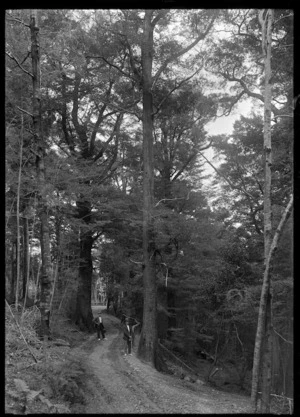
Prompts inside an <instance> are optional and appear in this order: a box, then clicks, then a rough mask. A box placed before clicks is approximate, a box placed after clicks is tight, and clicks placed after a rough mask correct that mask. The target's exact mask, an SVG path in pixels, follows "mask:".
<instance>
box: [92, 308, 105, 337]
mask: <svg viewBox="0 0 300 417" xmlns="http://www.w3.org/2000/svg"><path fill="white" fill-rule="evenodd" d="M94 324H95V327H96V330H97V335H98V340H100V334H101V336H102V339H103V340H106V337H105V331H106V330H105V328H104V325H103V320H102V317H101V313H99V315H98V316H97V317H96V318H95V319H94Z"/></svg>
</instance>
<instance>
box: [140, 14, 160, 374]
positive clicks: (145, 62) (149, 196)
mask: <svg viewBox="0 0 300 417" xmlns="http://www.w3.org/2000/svg"><path fill="white" fill-rule="evenodd" d="M152 14H153V10H146V11H145V17H144V31H143V41H142V67H143V294H144V306H143V327H142V332H141V336H140V342H139V347H138V356H139V357H140V358H141V359H143V360H145V361H147V362H148V363H150V364H151V365H152V366H153V367H156V365H157V363H156V356H157V355H156V353H157V325H156V316H157V309H156V308H157V292H156V275H155V243H154V236H153V194H154V172H153V119H152V111H153V105H152V91H151V85H152V61H153V27H152V25H151V17H152Z"/></svg>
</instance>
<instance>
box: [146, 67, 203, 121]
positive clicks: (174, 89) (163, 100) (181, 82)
mask: <svg viewBox="0 0 300 417" xmlns="http://www.w3.org/2000/svg"><path fill="white" fill-rule="evenodd" d="M199 71H200V69H197V71H195V72H194V73H193V74H192V75H190V76H189V77H187V78H185V79H184V80H182V81H180V83H179V84H177V85H176V80H175V87H174V88H172V90H171V91H169V93H168V94H167V95H166V96H165V97H164V98H163V99H162V101H161V102H160V103H159V105H158V106H157V107H156V111H155V113H152V115H153V116H155V115H156V114H157V113H158V112H159V110H160V108H161V106H162V105H163V103H164V102H165V101H166V100H167V98H168V97H170V95H171V94H172V93H173V92H174V91H176V90H178V88H180V87H181V86H182V85H183V84H184V83H185V82H187V81H189V80H190V79H191V78H193V77H194V75H196V74H197V73H198V72H199Z"/></svg>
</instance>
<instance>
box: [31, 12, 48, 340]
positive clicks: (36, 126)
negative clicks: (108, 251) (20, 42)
mask: <svg viewBox="0 0 300 417" xmlns="http://www.w3.org/2000/svg"><path fill="white" fill-rule="evenodd" d="M30 33H31V59H32V74H33V76H32V87H33V100H32V108H33V132H34V139H35V145H36V155H37V156H36V172H37V181H38V190H39V197H38V213H39V218H40V222H41V231H40V243H41V257H42V267H41V299H40V311H41V335H42V336H43V337H44V338H46V337H47V336H48V335H49V334H50V326H49V314H50V299H51V256H50V236H49V226H48V207H47V200H46V199H47V196H46V181H45V163H44V156H45V143H44V139H43V133H42V110H41V79H40V71H41V70H40V43H39V27H38V21H37V10H32V11H31V13H30Z"/></svg>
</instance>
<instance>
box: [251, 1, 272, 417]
mask: <svg viewBox="0 0 300 417" xmlns="http://www.w3.org/2000/svg"><path fill="white" fill-rule="evenodd" d="M259 21H260V23H261V27H262V51H263V55H264V66H265V96H264V152H265V188H264V260H265V263H264V266H265V271H264V277H263V287H262V293H261V300H260V307H259V317H258V324H257V332H256V340H255V350H254V361H253V374H252V390H251V399H252V406H253V411H254V412H256V411H257V393H258V388H259V378H260V371H261V369H262V400H261V412H264V413H269V412H270V395H271V380H272V296H271V274H270V267H269V265H270V248H271V238H272V205H271V166H272V146H271V99H272V84H271V75H272V74H271V39H272V24H273V11H272V10H270V9H268V10H263V11H261V12H259Z"/></svg>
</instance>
